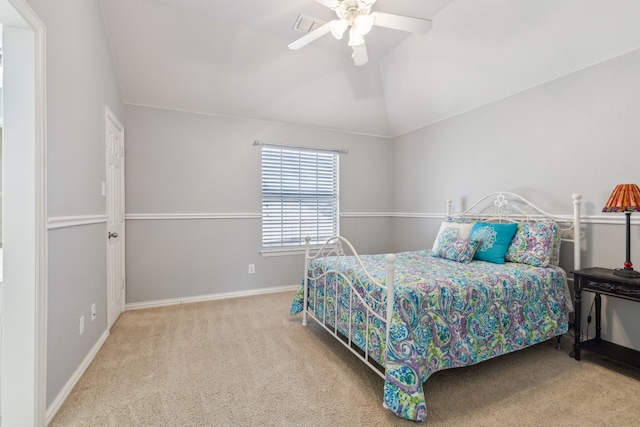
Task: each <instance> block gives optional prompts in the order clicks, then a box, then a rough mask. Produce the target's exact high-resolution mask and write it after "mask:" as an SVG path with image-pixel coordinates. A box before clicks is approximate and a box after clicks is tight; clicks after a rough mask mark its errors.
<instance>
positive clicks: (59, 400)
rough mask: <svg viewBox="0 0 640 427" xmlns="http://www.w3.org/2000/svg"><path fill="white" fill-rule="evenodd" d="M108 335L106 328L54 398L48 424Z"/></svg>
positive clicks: (50, 407)
mask: <svg viewBox="0 0 640 427" xmlns="http://www.w3.org/2000/svg"><path fill="white" fill-rule="evenodd" d="M108 337H109V331H108V330H106V331H104V333H103V334H102V335H101V336H100V339H99V340H98V342H97V343H96V345H94V346H93V348H92V349H91V351H90V352H89V354H87V357H85V358H84V360H83V361H82V364H80V366H79V367H78V369H76V371H75V372H74V373H73V375H72V376H71V378H69V381H67V383H66V384H65V386H64V387H63V388H62V390H61V391H60V393H59V394H58V396H57V397H56V398H55V399H54V401H53V402H51V405H50V406H49V407H48V408H47V413H46V414H45V416H46V425H49V423H50V422H51V421H52V420H53V417H55V416H56V414H57V413H58V411H59V410H60V408H61V407H62V404H63V403H64V401H65V400H67V397H69V394H71V391H72V390H73V388H74V387H75V386H76V384H78V381H80V378H82V375H84V373H85V371H86V370H87V368H88V367H89V365H90V364H91V362H93V359H94V358H95V357H96V354H98V351H100V349H101V348H102V346H103V345H104V342H105V341H106V340H107V338H108Z"/></svg>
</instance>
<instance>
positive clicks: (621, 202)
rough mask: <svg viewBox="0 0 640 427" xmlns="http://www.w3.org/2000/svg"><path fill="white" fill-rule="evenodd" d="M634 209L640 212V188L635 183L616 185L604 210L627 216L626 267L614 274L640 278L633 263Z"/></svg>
mask: <svg viewBox="0 0 640 427" xmlns="http://www.w3.org/2000/svg"><path fill="white" fill-rule="evenodd" d="M633 211H636V212H640V188H638V186H637V185H635V184H620V185H616V188H614V189H613V192H612V193H611V196H609V200H607V204H606V205H605V206H604V208H603V209H602V212H624V214H625V215H626V216H627V260H626V261H625V263H624V268H617V269H615V270H613V274H615V275H616V276H622V277H631V278H640V272H638V271H635V270H634V269H633V264H632V263H631V212H633Z"/></svg>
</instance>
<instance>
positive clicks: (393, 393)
mask: <svg viewBox="0 0 640 427" xmlns="http://www.w3.org/2000/svg"><path fill="white" fill-rule="evenodd" d="M397 255H398V259H397V261H396V263H395V284H394V289H395V304H394V308H393V316H392V320H391V327H390V335H389V341H390V343H389V345H388V346H387V345H386V344H387V343H386V342H385V341H386V332H385V326H386V325H385V323H386V321H384V320H381V319H379V318H377V317H375V316H374V315H372V314H368V313H367V310H366V308H365V307H364V305H363V304H362V302H361V301H360V299H359V298H357V296H356V295H355V294H353V293H352V292H351V291H350V289H349V286H348V284H345V282H344V280H342V279H339V278H337V277H336V275H327V276H324V277H323V278H321V279H318V280H310V281H309V282H310V287H309V299H308V305H309V308H310V311H312V312H313V313H314V314H315V316H316V317H318V318H319V319H321V320H324V322H325V323H326V324H327V325H330V326H332V327H335V328H337V329H338V331H340V332H341V333H342V334H343V335H346V336H348V335H349V331H350V332H351V336H352V340H353V342H354V343H355V344H356V345H358V347H360V348H361V349H363V350H365V347H367V348H366V351H367V352H368V354H369V356H370V357H372V358H373V359H374V360H376V361H377V362H378V363H380V365H382V366H383V367H384V368H385V385H384V404H385V406H386V407H388V408H389V409H390V410H392V411H393V412H395V413H396V414H397V415H399V416H401V417H404V418H408V419H411V420H416V421H424V420H425V419H426V417H427V407H426V403H425V400H424V393H423V383H424V382H425V381H426V380H427V379H428V378H429V376H430V375H431V374H433V373H434V372H437V371H440V370H443V369H448V368H454V367H459V366H469V365H473V364H475V363H478V362H481V361H483V360H487V359H490V358H492V357H496V356H499V355H502V354H506V353H509V352H512V351H516V350H519V349H522V348H525V347H528V346H530V345H533V344H537V343H540V342H542V341H545V340H548V339H550V338H553V337H555V336H557V335H561V334H564V333H565V332H566V331H567V329H568V322H567V308H568V307H567V305H566V303H565V291H566V289H567V287H566V274H565V272H564V271H563V270H562V269H561V268H559V267H556V266H549V267H533V266H530V265H526V264H518V263H510V262H507V263H505V264H493V263H489V262H485V261H476V260H474V261H472V262H470V263H468V264H464V263H459V262H455V261H449V260H445V259H442V258H436V257H433V256H432V255H431V251H429V250H423V251H414V252H404V253H399V254H397ZM360 258H361V260H362V262H363V264H364V266H365V268H366V269H367V271H368V272H369V273H370V274H371V276H373V278H374V279H376V280H377V281H379V282H380V283H382V284H385V283H386V274H387V273H386V268H387V262H386V260H385V258H384V255H364V256H362V255H361V256H360ZM323 260H324V262H325V264H323ZM336 268H340V269H341V271H343V273H344V274H345V275H346V277H348V278H349V280H351V282H352V283H353V284H354V285H355V288H356V291H357V292H358V293H359V294H360V295H361V296H362V298H363V299H364V300H365V301H366V302H367V303H368V304H370V306H372V307H373V308H374V310H375V311H376V312H377V313H378V314H380V315H381V316H382V319H386V313H385V304H384V302H385V299H386V293H385V291H384V290H382V289H379V288H377V287H375V286H374V285H372V284H371V282H370V280H368V279H367V277H366V274H365V273H363V272H362V271H361V269H360V267H359V266H358V265H357V263H356V261H355V259H354V257H338V258H336V257H329V258H325V259H319V260H315V261H313V262H312V263H311V265H310V267H309V271H310V276H311V277H319V276H321V275H322V273H324V272H325V271H328V270H334V269H336ZM303 295H304V289H303V287H302V286H301V287H300V289H299V290H298V292H297V293H296V296H295V298H294V301H293V303H292V306H291V314H296V313H299V312H301V311H302V307H303ZM336 296H337V298H336ZM350 300H351V301H352V305H353V307H352V308H351V309H349V301H350ZM336 320H337V322H336ZM336 323H337V325H336ZM367 336H368V337H369V340H368V341H367V340H366V337H367ZM367 342H368V344H367Z"/></svg>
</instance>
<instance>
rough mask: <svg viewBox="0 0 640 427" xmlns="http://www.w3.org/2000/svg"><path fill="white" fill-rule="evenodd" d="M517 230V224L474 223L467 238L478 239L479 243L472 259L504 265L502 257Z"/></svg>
mask: <svg viewBox="0 0 640 427" xmlns="http://www.w3.org/2000/svg"><path fill="white" fill-rule="evenodd" d="M517 230H518V224H516V223H509V224H494V223H491V222H477V223H475V224H474V225H473V229H472V230H471V235H470V236H469V237H470V238H471V239H479V240H480V241H481V243H480V246H479V247H478V249H477V250H476V253H475V255H474V256H473V259H478V260H481V261H488V262H493V263H495V264H504V257H505V255H506V253H507V250H508V249H509V245H510V244H511V240H513V236H515V234H516V231H517Z"/></svg>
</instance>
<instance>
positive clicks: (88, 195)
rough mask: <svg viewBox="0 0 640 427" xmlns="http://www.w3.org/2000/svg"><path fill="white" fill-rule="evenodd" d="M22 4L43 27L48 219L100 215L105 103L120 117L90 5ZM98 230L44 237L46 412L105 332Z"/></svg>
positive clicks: (80, 0)
mask: <svg viewBox="0 0 640 427" xmlns="http://www.w3.org/2000/svg"><path fill="white" fill-rule="evenodd" d="M28 3H29V5H30V6H31V7H32V9H33V10H34V12H35V13H36V14H37V15H38V17H39V18H40V19H41V20H42V21H43V22H44V24H45V26H46V46H47V52H46V56H47V64H46V67H47V94H46V96H47V167H48V170H47V194H48V200H47V204H48V216H49V220H50V221H53V222H55V220H56V218H60V217H76V218H83V217H86V216H93V215H105V199H104V197H103V196H102V193H101V190H102V182H103V181H105V154H104V153H105V148H104V115H105V113H104V108H105V105H108V106H109V107H110V108H111V110H112V111H114V113H115V114H116V115H117V116H119V117H123V115H124V114H123V107H122V104H121V102H120V93H119V89H118V84H117V79H116V75H115V71H114V68H113V63H112V60H111V54H110V51H109V47H108V44H107V40H106V36H105V32H104V25H103V21H102V15H101V12H100V7H99V5H98V2H97V1H95V0H91V1H87V0H59V1H55V2H52V1H48V0H28ZM105 230H106V227H105V224H94V225H88V226H79V227H65V228H57V229H52V230H50V231H49V236H48V245H49V246H48V254H49V255H48V256H49V274H48V328H47V406H50V405H51V403H52V401H53V400H54V399H55V398H56V397H57V396H58V394H59V393H60V391H61V390H62V389H63V387H64V386H65V384H66V383H67V381H69V379H70V378H71V377H72V375H73V374H74V373H75V371H76V370H77V369H78V368H79V367H80V365H81V363H82V361H83V360H84V359H85V358H86V357H87V355H88V354H89V352H90V351H91V349H92V348H93V347H94V346H95V345H96V343H97V342H98V340H99V339H100V337H101V336H102V335H103V334H104V332H105V331H106V282H105V280H106V279H105V276H106V269H105V259H106V250H105V248H106V243H105V237H104V236H105V233H106V231H105ZM93 303H96V306H97V319H96V320H95V321H94V322H91V312H90V309H91V304H93ZM82 315H84V316H85V331H84V333H83V334H82V335H80V334H79V325H78V324H79V319H80V316H82Z"/></svg>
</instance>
